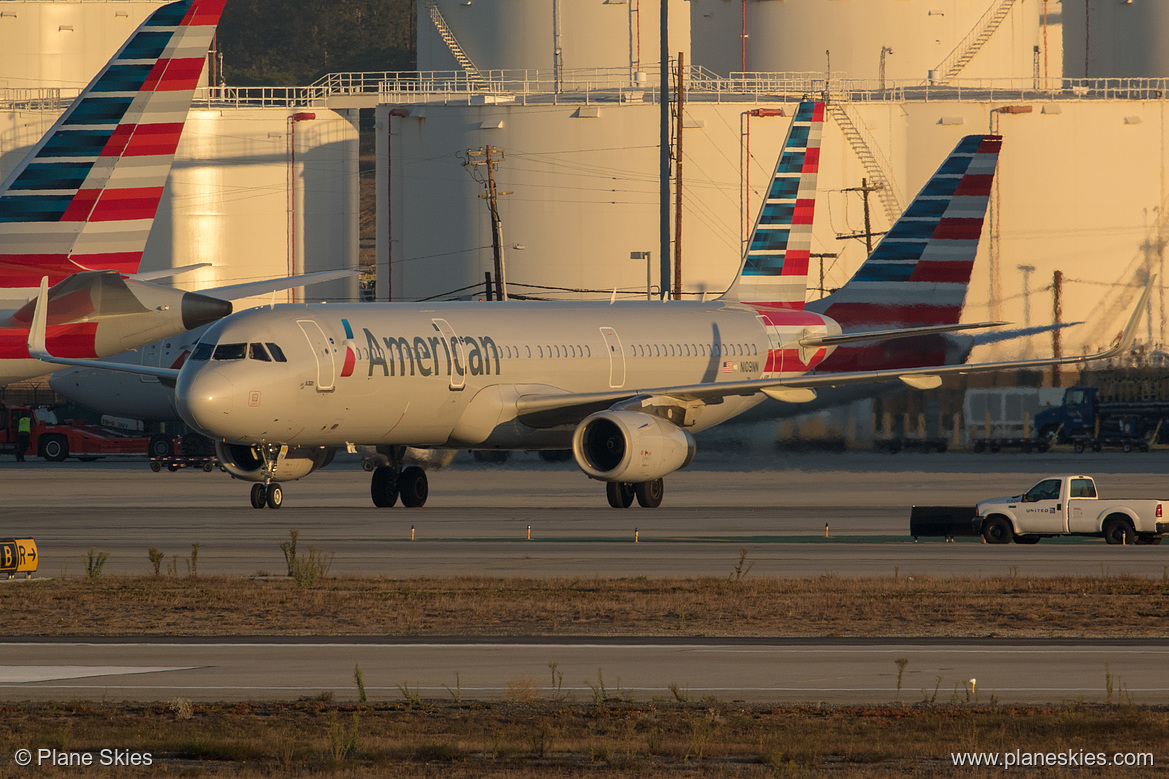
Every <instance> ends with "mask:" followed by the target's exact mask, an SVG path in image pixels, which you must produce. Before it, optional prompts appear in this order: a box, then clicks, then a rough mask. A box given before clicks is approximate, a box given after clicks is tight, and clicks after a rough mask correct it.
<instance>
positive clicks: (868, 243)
mask: <svg viewBox="0 0 1169 779" xmlns="http://www.w3.org/2000/svg"><path fill="white" fill-rule="evenodd" d="M883 187H884V185H883V184H873V185H872V186H869V180H868V179H867V178H864V179H861V185H860V186H859V187H849V188H847V189H844V190H842V191H843V192H860V193H861V198H862V199H863V200H864V204H865V231H864V232H863V233H853V234H852V235H838V236H836V237H837V239H839V240H841V241H843V240H847V239H849V238H861V237H863V238H864V239H865V248H866V249H868V252H869V254H872V253H873V236H874V235H884V234H885V233H883V232H882V233H874V232H873V222H872V219H871V217H870V213H869V193H870V192H876V191H877V190H879V189H882V188H883Z"/></svg>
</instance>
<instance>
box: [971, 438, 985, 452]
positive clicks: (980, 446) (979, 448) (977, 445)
mask: <svg viewBox="0 0 1169 779" xmlns="http://www.w3.org/2000/svg"><path fill="white" fill-rule="evenodd" d="M971 448H972V449H973V450H974V453H975V454H981V453H982V450H984V449H986V444H984V443H983V442H982V441H975V442H974V446H973V447H971Z"/></svg>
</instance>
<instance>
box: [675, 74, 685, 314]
mask: <svg viewBox="0 0 1169 779" xmlns="http://www.w3.org/2000/svg"><path fill="white" fill-rule="evenodd" d="M685 61H686V60H685V54H684V53H683V52H678V113H677V116H676V118H675V123H676V127H677V131H676V132H677V135H678V148H677V152H676V155H675V157H674V300H681V299H682V125H683V121H682V110H683V107H684V103H685V98H686V84H685V71H684V69H685Z"/></svg>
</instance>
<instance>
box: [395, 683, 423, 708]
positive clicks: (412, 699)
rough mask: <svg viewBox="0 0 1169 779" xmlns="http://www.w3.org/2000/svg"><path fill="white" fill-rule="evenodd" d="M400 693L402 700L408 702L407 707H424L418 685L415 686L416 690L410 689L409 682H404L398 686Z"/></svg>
mask: <svg viewBox="0 0 1169 779" xmlns="http://www.w3.org/2000/svg"><path fill="white" fill-rule="evenodd" d="M398 692H400V693H402V700H404V701H406V705H407V706H408V707H410V708H414V707H416V706H421V705H422V696H421V695H420V694H419V693H418V685H414V689H413V690H411V689H410V683H409V682H402V683H401V684H399V685H398Z"/></svg>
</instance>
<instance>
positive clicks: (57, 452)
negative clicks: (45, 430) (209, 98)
mask: <svg viewBox="0 0 1169 779" xmlns="http://www.w3.org/2000/svg"><path fill="white" fill-rule="evenodd" d="M68 456H69V442H68V441H67V440H65V436H62V435H51V436H46V437H45V438H44V439H43V440H42V441H41V457H44V458H45V459H46V460H48V461H49V462H54V463H59V462H62V461H64V459H65V458H66V457H68Z"/></svg>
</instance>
